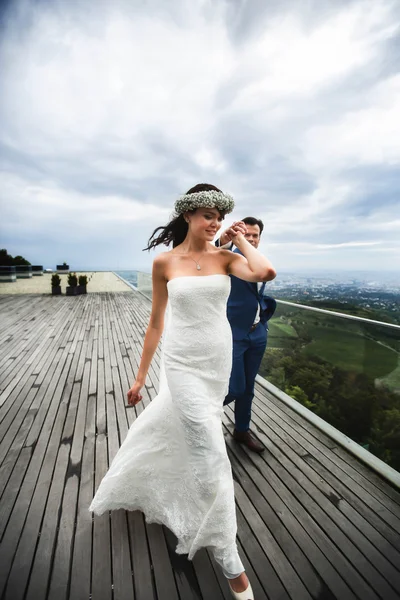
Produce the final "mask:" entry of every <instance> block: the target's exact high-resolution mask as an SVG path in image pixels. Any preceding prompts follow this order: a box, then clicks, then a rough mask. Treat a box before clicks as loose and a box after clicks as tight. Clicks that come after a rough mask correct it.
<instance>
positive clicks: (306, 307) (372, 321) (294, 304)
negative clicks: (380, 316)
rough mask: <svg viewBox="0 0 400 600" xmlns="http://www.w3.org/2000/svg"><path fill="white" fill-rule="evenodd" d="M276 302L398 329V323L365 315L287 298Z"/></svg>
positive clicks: (399, 327) (399, 326)
mask: <svg viewBox="0 0 400 600" xmlns="http://www.w3.org/2000/svg"><path fill="white" fill-rule="evenodd" d="M276 301H277V302H278V304H287V305H288V306H296V307H297V308H305V309H306V310H313V311H315V312H319V313H323V314H325V315H331V316H332V315H333V316H334V317H342V318H343V319H350V320H351V321H361V322H363V323H373V324H374V325H382V326H383V327H392V328H393V329H400V325H396V324H394V323H385V321H375V320H374V319H366V318H365V317H357V316H355V315H348V314H346V313H340V312H336V311H334V310H328V309H326V308H317V307H316V306H308V305H307V304H297V303H296V302H288V301H287V300H278V298H276Z"/></svg>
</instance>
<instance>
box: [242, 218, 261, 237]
mask: <svg viewBox="0 0 400 600" xmlns="http://www.w3.org/2000/svg"><path fill="white" fill-rule="evenodd" d="M242 221H243V223H245V224H246V225H258V226H259V228H260V237H261V234H262V232H263V229H264V223H263V222H262V221H261V219H256V218H255V217H245V218H244V219H242Z"/></svg>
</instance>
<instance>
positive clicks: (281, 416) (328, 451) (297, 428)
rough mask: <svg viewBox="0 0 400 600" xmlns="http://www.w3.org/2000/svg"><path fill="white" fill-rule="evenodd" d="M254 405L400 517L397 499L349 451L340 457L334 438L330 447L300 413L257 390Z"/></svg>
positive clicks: (351, 483)
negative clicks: (364, 471)
mask: <svg viewBox="0 0 400 600" xmlns="http://www.w3.org/2000/svg"><path fill="white" fill-rule="evenodd" d="M254 405H255V406H258V408H259V409H260V410H262V411H264V412H266V411H267V412H266V417H267V418H268V419H269V418H270V417H271V415H272V414H274V415H275V417H274V418H275V420H276V421H277V422H279V423H286V424H287V425H288V427H289V428H290V429H291V431H292V432H293V433H296V438H297V437H299V438H301V439H303V438H304V439H305V440H306V441H308V442H309V443H310V444H311V445H313V446H314V448H315V452H316V453H317V454H318V456H321V455H322V456H324V457H326V458H327V459H328V460H329V461H331V462H333V466H334V467H338V468H339V469H341V470H342V471H344V473H345V474H346V477H347V479H346V481H347V482H348V483H349V484H350V485H349V487H350V489H353V481H354V482H355V483H357V484H359V485H360V486H361V487H362V488H363V489H364V491H365V492H367V493H368V494H369V495H371V496H372V497H373V498H375V499H376V500H377V501H378V502H379V503H380V504H382V505H383V506H384V507H385V508H387V509H388V510H389V511H391V512H392V513H393V514H394V515H397V518H398V515H399V514H400V504H399V503H398V502H396V501H393V500H392V499H391V498H390V497H388V495H387V494H386V493H385V492H382V489H381V488H377V487H376V485H375V484H374V483H372V482H371V481H370V480H369V479H368V478H366V477H365V476H364V475H362V474H361V473H360V472H359V471H358V470H357V469H355V468H354V467H355V466H356V465H357V464H359V461H357V460H355V459H354V457H352V460H351V461H350V458H349V455H348V453H346V452H345V453H344V456H346V460H345V459H344V458H342V457H340V458H339V456H338V455H337V454H336V453H334V452H332V451H333V450H335V449H337V448H336V443H335V442H334V441H333V440H330V446H329V447H328V446H327V445H326V443H325V440H324V441H322V440H323V438H327V436H325V434H323V433H322V432H320V434H319V435H318V434H317V433H316V432H318V430H317V429H316V428H315V427H313V426H311V424H310V423H308V422H307V421H306V420H305V419H304V418H302V417H300V415H296V413H294V411H291V412H292V415H295V416H293V417H292V416H291V415H289V414H288V410H290V409H288V407H286V409H287V410H284V409H283V408H282V409H280V408H279V407H278V406H277V405H276V404H275V403H274V402H265V397H264V398H263V396H262V394H261V392H256V397H255V402H254ZM381 487H382V486H381ZM388 489H390V486H388V485H387V484H386V490H388ZM394 497H396V496H394ZM399 498H400V495H399Z"/></svg>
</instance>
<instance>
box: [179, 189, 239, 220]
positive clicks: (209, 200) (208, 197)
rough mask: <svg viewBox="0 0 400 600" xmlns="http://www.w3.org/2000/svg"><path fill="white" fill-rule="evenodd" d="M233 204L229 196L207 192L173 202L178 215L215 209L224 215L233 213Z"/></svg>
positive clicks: (183, 197) (211, 191) (212, 191)
mask: <svg viewBox="0 0 400 600" xmlns="http://www.w3.org/2000/svg"><path fill="white" fill-rule="evenodd" d="M234 206H235V202H234V200H233V198H232V196H230V195H229V194H225V193H224V192H217V191H216V190H208V191H206V192H194V193H193V194H185V195H184V196H180V198H178V200H177V201H176V202H175V212H176V213H177V214H178V215H180V214H182V213H185V212H187V211H189V210H195V209H196V208H217V209H218V210H220V211H223V212H225V213H230V212H232V211H233V209H234Z"/></svg>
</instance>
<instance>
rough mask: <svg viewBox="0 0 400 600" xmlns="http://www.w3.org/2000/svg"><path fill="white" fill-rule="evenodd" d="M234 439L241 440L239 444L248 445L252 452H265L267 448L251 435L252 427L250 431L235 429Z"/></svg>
mask: <svg viewBox="0 0 400 600" xmlns="http://www.w3.org/2000/svg"><path fill="white" fill-rule="evenodd" d="M233 439H234V440H236V441H237V442H239V444H244V445H245V446H247V448H248V449H249V450H251V451H252V452H257V454H261V452H264V450H265V446H263V444H262V443H261V442H259V441H258V440H257V439H256V438H255V437H254V436H253V435H251V433H250V429H249V430H248V431H236V429H235V430H234V432H233Z"/></svg>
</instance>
